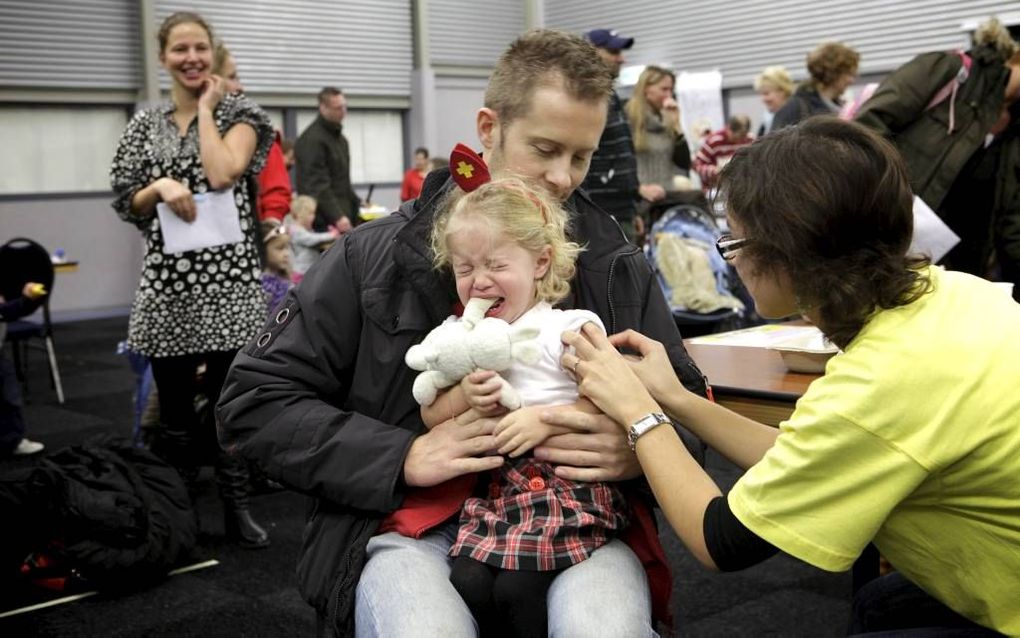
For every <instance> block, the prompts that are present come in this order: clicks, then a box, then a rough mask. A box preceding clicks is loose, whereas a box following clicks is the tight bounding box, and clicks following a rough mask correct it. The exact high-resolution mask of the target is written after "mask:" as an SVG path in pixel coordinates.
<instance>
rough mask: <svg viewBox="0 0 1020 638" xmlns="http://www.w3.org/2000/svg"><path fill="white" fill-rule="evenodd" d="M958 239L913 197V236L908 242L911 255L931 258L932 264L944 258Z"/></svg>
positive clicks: (927, 208)
mask: <svg viewBox="0 0 1020 638" xmlns="http://www.w3.org/2000/svg"><path fill="white" fill-rule="evenodd" d="M958 243H960V238H959V237H958V236H957V235H956V233H954V232H953V231H952V230H950V229H949V226H946V223H945V222H944V221H942V219H941V218H939V216H938V215H936V214H935V211H933V210H932V209H931V208H930V207H929V206H928V204H925V203H924V200H923V199H921V198H920V197H918V196H917V195H914V236H913V238H912V239H911V240H910V250H909V252H911V253H922V254H925V255H928V256H929V257H931V260H932V263H934V262H937V261H938V260H940V259H942V258H943V257H945V256H946V253H948V252H949V251H950V249H952V247H953V246H955V245H957V244H958Z"/></svg>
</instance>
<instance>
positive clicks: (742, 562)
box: [703, 496, 779, 572]
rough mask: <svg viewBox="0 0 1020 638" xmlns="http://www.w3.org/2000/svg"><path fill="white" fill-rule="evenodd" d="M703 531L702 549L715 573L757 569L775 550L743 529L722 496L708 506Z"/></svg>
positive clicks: (745, 528) (769, 544)
mask: <svg viewBox="0 0 1020 638" xmlns="http://www.w3.org/2000/svg"><path fill="white" fill-rule="evenodd" d="M703 531H704V534H705V546H706V547H707V548H708V553H709V555H711V556H712V561H713V562H715V565H716V567H718V568H719V571H724V572H733V571H737V570H740V569H746V568H748V567H751V566H752V565H757V564H758V563H760V562H762V561H763V560H765V559H766V558H770V557H771V556H772V555H773V554H775V553H776V552H778V551H779V550H778V549H776V547H775V546H774V545H773V544H772V543H769V542H768V541H766V540H765V539H763V538H761V537H760V536H758V535H757V534H755V533H754V532H752V531H751V530H749V529H747V527H745V526H744V524H743V523H741V522H740V521H739V520H738V519H737V517H736V516H734V515H733V512H732V511H731V510H730V505H729V503H727V502H726V498H725V497H723V496H717V497H715V498H714V499H712V500H711V501H710V502H709V503H708V508H707V509H706V510H705V521H704V527H703Z"/></svg>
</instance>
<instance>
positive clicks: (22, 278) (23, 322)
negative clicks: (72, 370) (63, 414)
mask: <svg viewBox="0 0 1020 638" xmlns="http://www.w3.org/2000/svg"><path fill="white" fill-rule="evenodd" d="M53 275H54V273H53V262H52V260H51V259H50V254H49V252H48V251H47V250H46V249H45V248H43V247H42V246H40V245H39V244H37V243H36V242H34V241H32V240H31V239H26V238H24V237H18V238H16V239H12V240H10V241H8V242H7V243H6V244H4V245H3V246H0V294H2V295H3V297H4V299H15V298H17V297H20V296H21V291H22V289H23V288H24V287H25V284H26V283H28V282H30V281H34V282H37V283H40V284H42V285H43V286H45V287H46V292H47V294H46V295H45V296H43V297H41V298H39V299H37V300H35V301H33V302H32V304H33V305H32V306H30V307H29V308H28V310H29V313H32V312H35V311H36V310H37V309H39V308H40V307H41V308H42V323H39V322H36V321H32V320H28V319H18V320H15V321H11V322H9V323H8V324H7V341H9V342H10V344H11V350H12V351H13V355H14V366H15V369H16V370H17V372H18V377H19V379H20V380H21V382H22V383H23V384H24V383H26V379H27V375H26V371H27V368H28V350H27V347H28V344H29V341H30V340H31V339H33V338H37V339H41V340H42V341H43V343H44V345H45V348H46V354H47V361H48V363H49V366H50V377H51V379H52V382H53V388H54V389H55V390H56V392H57V401H59V402H60V403H63V402H64V387H63V385H62V384H61V382H60V370H59V368H57V356H56V352H55V351H54V349H53V323H52V321H51V320H50V297H52V295H53V281H54V276H53ZM26 394H27V387H26Z"/></svg>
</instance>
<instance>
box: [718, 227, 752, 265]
mask: <svg viewBox="0 0 1020 638" xmlns="http://www.w3.org/2000/svg"><path fill="white" fill-rule="evenodd" d="M749 241H751V240H750V239H746V238H744V239H737V238H736V237H734V236H733V235H731V234H729V233H725V234H723V235H720V236H719V239H716V240H715V249H716V250H718V251H719V256H720V257H722V258H723V259H724V260H726V261H730V260H732V259H733V258H734V257H736V256H737V253H739V252H740V250H741V249H742V248H743V247H744V245H745V244H747V243H748V242H749Z"/></svg>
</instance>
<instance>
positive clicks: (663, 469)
mask: <svg viewBox="0 0 1020 638" xmlns="http://www.w3.org/2000/svg"><path fill="white" fill-rule="evenodd" d="M721 189H722V193H723V195H724V196H725V197H726V202H727V207H728V214H729V221H730V231H731V233H732V234H730V235H726V236H724V237H722V238H721V239H720V241H719V242H718V246H719V250H720V252H721V253H722V254H723V256H724V257H725V258H726V259H728V260H730V261H731V263H732V264H733V265H734V267H735V268H736V269H737V271H738V272H739V274H740V276H741V278H742V280H743V281H744V283H745V284H746V286H747V288H748V290H749V291H750V293H751V295H752V296H753V297H754V300H755V303H756V306H757V310H758V312H759V313H760V314H761V315H763V316H765V317H785V316H789V315H795V314H799V315H803V316H805V317H807V318H809V319H810V320H811V321H812V322H813V323H814V324H815V325H817V326H818V327H819V328H820V329H821V330H822V332H824V333H825V334H826V335H827V336H828V338H829V339H831V340H832V341H833V342H834V343H835V344H836V345H838V346H839V347H840V348H841V349H842V352H841V353H840V354H838V355H836V356H835V357H834V358H833V359H832V360H830V362H829V364H828V366H827V369H826V373H825V375H824V376H823V377H821V378H820V379H818V380H816V381H815V382H814V383H813V384H812V385H811V386H810V388H809V389H808V391H807V393H806V394H805V395H804V396H803V397H802V398H801V400H800V401H799V402H798V403H797V408H796V410H795V411H794V413H793V415H792V416H791V417H790V419H789V420H788V421H786V422H784V423H782V424H781V425H780V427H779V428H778V429H775V428H771V427H768V426H765V425H762V424H759V423H756V422H754V421H752V420H750V419H747V418H744V417H742V416H739V415H737V414H735V413H733V412H730V411H729V410H727V409H725V408H723V407H721V406H719V405H715V404H713V403H710V402H708V401H706V400H704V399H702V398H700V397H696V396H694V395H692V394H690V393H689V392H687V391H685V390H684V388H683V387H682V386H681V385H680V383H679V382H678V381H677V380H676V378H675V376H674V375H673V373H672V371H671V370H670V368H669V365H668V360H667V358H666V354H665V351H664V350H663V347H662V346H661V345H660V344H659V343H657V342H655V341H653V340H651V339H648V338H647V337H644V336H642V335H640V334H637V333H635V332H626V333H621V334H617V335H613V336H612V337H609V338H606V337H605V336H600V335H598V334H596V333H595V332H594V331H588V330H584V331H582V333H580V334H578V333H565V334H564V341H565V342H566V343H567V344H569V345H572V346H574V347H575V348H576V355H575V354H565V355H564V357H563V365H564V366H565V367H566V368H568V369H573V370H574V371H575V373H576V375H577V376H578V378H579V385H580V392H581V394H582V395H585V396H587V397H588V398H590V399H591V400H592V401H594V402H595V403H596V404H597V405H598V406H599V407H600V408H601V409H602V410H603V411H604V412H605V413H606V414H608V415H609V416H611V417H613V418H614V419H615V420H616V421H617V422H619V423H620V425H621V427H623V428H625V429H627V430H628V431H629V432H630V436H631V441H632V443H633V444H634V445H635V452H636V454H637V456H638V459H639V460H640V462H641V465H642V467H643V469H644V472H645V476H646V477H647V479H648V481H649V483H650V484H651V486H652V489H653V490H654V491H655V496H656V498H657V500H658V502H659V503H660V504H661V506H662V509H663V512H664V513H665V514H666V516H667V518H668V519H669V522H670V524H671V525H672V526H673V528H674V529H675V530H676V532H677V535H678V536H679V537H680V539H681V540H682V541H683V542H684V543H685V544H686V545H687V547H688V548H689V549H690V550H691V551H692V552H693V554H694V555H695V556H696V557H697V558H698V559H699V560H700V561H701V562H702V563H704V564H705V565H707V566H709V567H711V568H717V569H720V570H733V569H741V568H744V567H747V566H750V565H753V564H755V563H757V562H760V561H761V560H764V559H765V558H767V557H769V556H771V555H772V554H773V553H775V552H776V551H778V550H782V551H785V552H787V553H789V554H792V555H794V556H796V557H798V558H800V559H802V560H804V561H806V562H808V563H811V564H813V565H815V566H817V567H820V568H822V569H826V570H830V571H841V570H846V569H848V568H849V567H850V566H851V564H852V563H853V561H854V560H855V558H856V557H857V556H858V555H859V554H860V552H861V550H862V549H863V548H864V547H865V546H866V545H867V544H868V543H869V542H874V543H875V545H876V546H877V547H878V549H879V550H880V551H881V552H882V554H883V555H884V556H885V557H886V558H887V559H888V560H889V561H890V562H891V563H892V565H893V566H894V567H895V568H896V570H897V571H896V572H894V573H893V574H890V575H887V576H883V577H882V578H880V579H878V580H876V581H873V582H872V583H869V584H868V585H867V586H866V587H865V588H864V589H862V590H861V591H860V592H859V593H858V595H857V597H856V600H855V607H854V615H853V618H852V619H851V624H850V632H851V633H867V632H875V631H883V630H887V629H903V628H912V627H942V628H950V630H951V631H955V630H958V629H959V630H964V631H967V632H970V633H968V635H975V634H974V632H978V633H979V634H980V633H981V632H982V631H983V630H984V628H988V629H994V630H995V631H998V632H1002V633H1006V634H1011V635H1018V634H1020V605H1018V604H1017V601H1020V551H1018V550H1017V548H1018V547H1020V481H1018V480H1017V479H1016V477H1017V476H1020V392H1017V390H1016V388H1017V385H1018V381H1020V339H1018V335H1020V305H1018V304H1016V303H1015V302H1013V300H1012V299H1010V298H1009V297H1008V296H1007V295H1005V294H1003V293H1002V291H1001V290H999V289H998V288H996V287H995V286H994V285H992V284H991V283H989V282H986V281H984V280H981V279H978V278H976V277H972V276H970V275H966V274H963V273H956V272H946V271H944V270H942V269H941V268H938V267H934V266H930V265H928V263H927V261H926V260H924V259H922V258H918V257H915V256H910V255H908V254H907V250H908V247H909V245H910V240H911V235H912V232H913V217H912V212H911V201H912V195H911V192H910V188H909V185H908V181H907V177H906V172H905V169H904V166H903V163H902V160H901V159H900V157H899V155H898V154H897V152H896V151H895V149H894V148H893V147H892V146H891V145H890V144H889V143H888V142H886V141H885V140H883V139H882V138H880V137H878V136H877V135H875V134H874V133H871V132H869V131H868V130H866V129H864V128H863V127H861V126H859V125H857V124H853V123H848V122H840V121H838V120H836V119H834V118H828V117H824V118H816V119H811V120H809V121H806V122H803V123H802V124H801V125H800V126H798V127H792V128H789V129H785V130H782V131H778V132H774V133H772V134H770V135H768V136H766V137H765V138H763V139H761V140H759V141H758V142H756V143H755V144H753V145H751V146H749V147H746V148H744V149H742V150H741V151H739V152H738V153H737V154H736V156H735V157H734V159H733V160H732V161H731V162H730V163H729V164H728V165H727V167H726V168H725V169H724V170H723V172H722V178H721ZM616 348H625V349H629V350H630V351H633V352H636V353H638V355H639V356H638V357H632V358H629V359H628V358H624V357H623V356H621V355H620V354H619V353H618V352H617V350H616ZM663 412H664V413H665V414H668V415H669V417H671V418H672V419H674V420H676V421H678V422H680V423H682V424H684V425H685V426H687V427H688V428H690V429H691V430H692V431H694V433H695V434H697V435H699V436H700V437H701V438H702V439H703V440H705V441H706V442H707V443H708V444H709V445H711V446H713V447H714V448H715V449H716V450H718V451H719V452H720V453H722V454H723V455H724V456H726V457H728V458H729V459H730V460H731V461H733V462H734V463H736V464H737V465H739V466H741V467H743V468H747V472H746V474H745V475H744V476H743V477H742V478H741V479H740V480H739V481H738V482H737V484H736V485H735V486H734V488H733V490H732V491H730V492H729V494H728V495H726V496H725V497H724V496H722V495H721V493H720V491H719V489H718V487H717V486H716V485H715V484H714V483H713V481H712V480H711V479H710V478H709V477H708V475H707V474H705V472H704V470H702V468H701V467H700V466H699V465H698V464H697V463H696V462H694V460H693V459H692V458H691V457H690V456H689V454H688V453H687V451H686V449H685V448H684V446H683V445H682V444H681V443H680V440H679V438H677V436H676V434H675V432H674V430H673V428H671V427H658V425H659V424H660V423H662V422H666V423H668V422H669V419H667V418H666V417H665V416H663V415H662V413H663ZM567 419H568V417H564V416H559V415H548V417H547V420H548V421H549V422H551V423H560V424H566V425H569V424H568V423H565V421H566V420H567Z"/></svg>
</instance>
